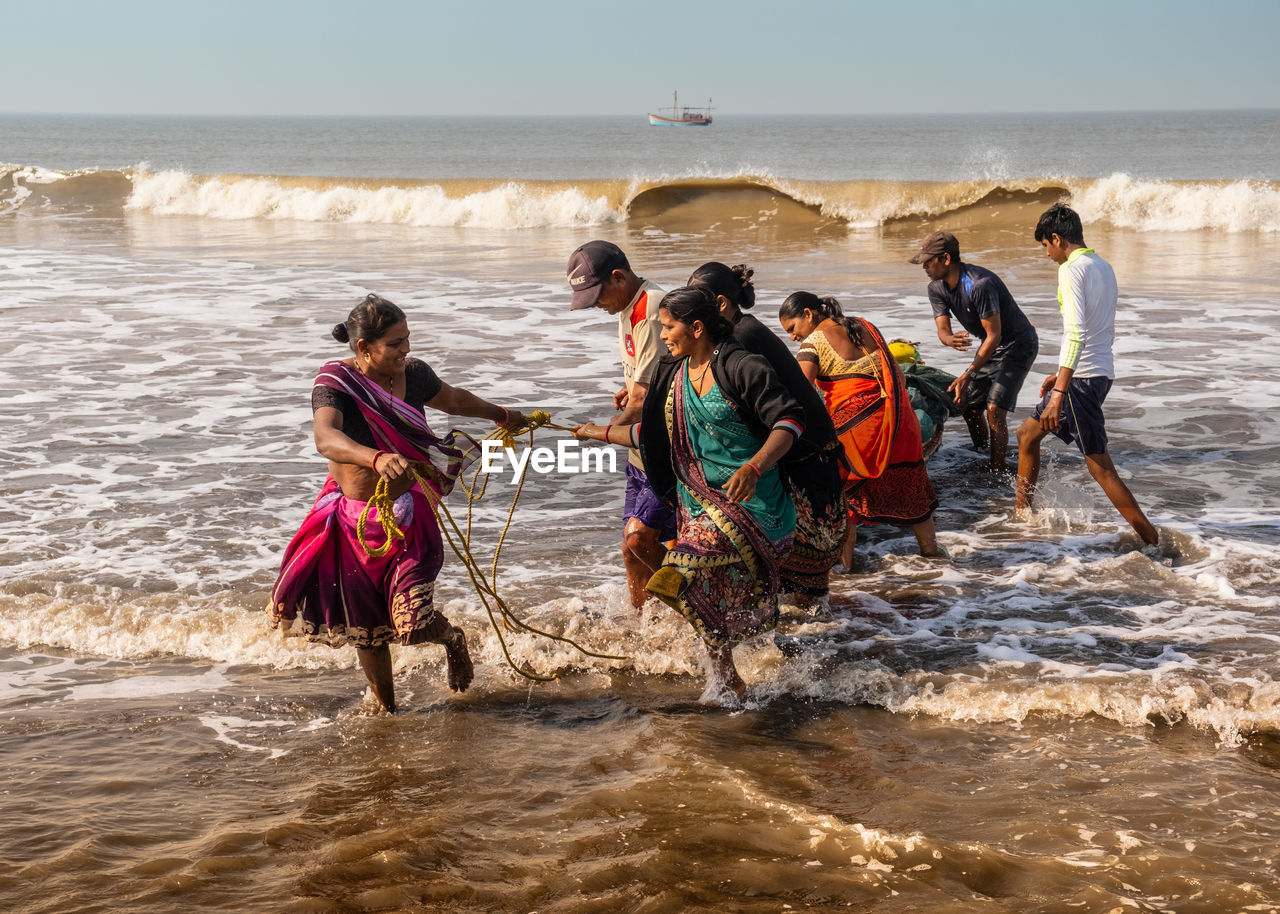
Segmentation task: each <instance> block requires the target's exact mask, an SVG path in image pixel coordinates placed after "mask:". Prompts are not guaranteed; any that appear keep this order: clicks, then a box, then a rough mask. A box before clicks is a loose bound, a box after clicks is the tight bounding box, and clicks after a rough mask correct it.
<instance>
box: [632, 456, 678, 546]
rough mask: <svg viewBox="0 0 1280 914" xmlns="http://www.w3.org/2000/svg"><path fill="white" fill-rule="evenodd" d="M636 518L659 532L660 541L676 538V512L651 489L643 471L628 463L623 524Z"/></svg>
mask: <svg viewBox="0 0 1280 914" xmlns="http://www.w3.org/2000/svg"><path fill="white" fill-rule="evenodd" d="M633 517H634V518H635V519H636V520H638V521H640V523H642V524H644V525H645V526H646V527H652V528H653V529H655V530H657V531H658V539H660V540H673V539H675V538H676V511H675V508H672V507H669V506H668V505H666V504H665V503H664V502H663V501H662V499H661V498H659V497H658V496H657V494H655V493H654V491H653V489H652V488H650V487H649V478H648V477H647V476H645V475H644V471H643V470H639V469H636V467H635V466H634V465H633V464H631V463H630V462H628V463H627V500H626V502H625V503H624V504H623V507H622V523H623V524H624V525H625V524H626V522H627V521H629V520H630V519H631V518H633Z"/></svg>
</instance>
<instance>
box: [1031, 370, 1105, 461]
mask: <svg viewBox="0 0 1280 914" xmlns="http://www.w3.org/2000/svg"><path fill="white" fill-rule="evenodd" d="M1110 390H1111V379H1110V378H1072V379H1071V383H1070V384H1068V385H1067V392H1066V394H1065V395H1064V396H1063V398H1062V417H1061V418H1060V419H1059V421H1058V430H1057V431H1056V432H1054V434H1055V435H1057V436H1058V437H1059V438H1061V439H1062V440H1063V441H1065V442H1067V444H1071V443H1073V442H1074V443H1075V446H1076V447H1078V448H1080V453H1081V454H1105V453H1106V452H1107V423H1106V421H1105V420H1104V419H1103V418H1102V402H1103V401H1104V400H1106V399H1107V392H1108V391H1110ZM1051 396H1053V391H1049V393H1047V394H1045V395H1044V399H1043V400H1041V401H1040V403H1039V405H1037V406H1036V408H1035V410H1034V411H1033V412H1032V413H1031V418H1032V419H1037V420H1038V419H1039V418H1040V415H1041V414H1042V413H1043V412H1044V409H1045V407H1046V406H1047V405H1048V404H1049V398H1050V397H1051Z"/></svg>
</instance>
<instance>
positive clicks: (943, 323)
mask: <svg viewBox="0 0 1280 914" xmlns="http://www.w3.org/2000/svg"><path fill="white" fill-rule="evenodd" d="M933 322H934V324H936V325H937V327H938V342H939V343H941V344H942V345H944V346H950V347H951V348H952V349H958V350H960V351H961V352H964V351H965V350H966V349H968V348H969V344H970V343H971V342H972V341H971V340H970V339H969V332H968V331H967V330H961V331H960V332H959V333H952V332H951V318H950V317H949V316H947V315H946V314H944V315H942V316H941V317H935V318H934V319H933Z"/></svg>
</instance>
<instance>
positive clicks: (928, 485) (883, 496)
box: [845, 416, 938, 527]
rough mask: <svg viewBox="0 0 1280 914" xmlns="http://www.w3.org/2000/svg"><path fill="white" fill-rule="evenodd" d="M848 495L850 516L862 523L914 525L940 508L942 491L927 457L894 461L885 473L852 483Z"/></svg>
mask: <svg viewBox="0 0 1280 914" xmlns="http://www.w3.org/2000/svg"><path fill="white" fill-rule="evenodd" d="M912 418H913V419H914V418H915V417H914V416H912ZM919 448H920V446H919V445H916V450H917V451H919ZM845 497H846V499H847V500H848V502H849V513H850V515H852V517H853V519H854V521H856V522H857V523H859V524H896V525H897V526H899V527H910V526H912V525H914V524H918V523H920V522H921V521H925V520H928V519H929V517H930V515H932V514H933V512H934V510H935V509H936V508H937V507H938V493H937V491H936V490H935V489H934V488H933V481H932V480H931V479H929V471H928V470H926V469H925V466H924V460H923V459H917V460H912V461H908V462H906V463H890V464H889V466H888V468H887V469H886V470H885V471H884V474H883V475H881V476H878V477H877V478H875V479H863V480H859V481H858V482H856V483H854V484H852V485H851V486H850V487H849V488H848V489H846V490H845Z"/></svg>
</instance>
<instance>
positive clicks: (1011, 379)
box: [969, 340, 1040, 412]
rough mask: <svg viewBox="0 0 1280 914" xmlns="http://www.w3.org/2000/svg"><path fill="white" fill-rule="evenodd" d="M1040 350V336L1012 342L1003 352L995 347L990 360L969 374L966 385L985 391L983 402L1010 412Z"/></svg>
mask: <svg viewBox="0 0 1280 914" xmlns="http://www.w3.org/2000/svg"><path fill="white" fill-rule="evenodd" d="M1039 353H1040V341H1039V340H1031V341H1030V342H1026V343H1018V344H1016V345H1011V346H1010V347H1009V348H1008V349H1007V350H1005V351H1004V352H1001V351H1000V350H998V349H997V350H996V354H995V355H994V356H992V358H991V361H990V362H987V364H985V365H983V366H982V367H981V368H980V369H978V371H977V372H975V373H974V375H973V377H972V378H970V380H969V386H970V387H971V388H976V390H977V391H980V392H982V393H984V394H985V399H986V402H988V403H991V404H994V405H995V406H998V407H1000V408H1001V409H1003V410H1005V411H1006V412H1012V411H1013V409H1014V407H1016V406H1017V405H1018V392H1019V391H1020V390H1022V382H1023V381H1025V380H1026V379H1027V374H1028V373H1029V372H1030V371H1031V365H1032V363H1034V362H1035V360H1036V356H1037V355H1038V354H1039ZM970 402H972V400H970Z"/></svg>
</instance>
